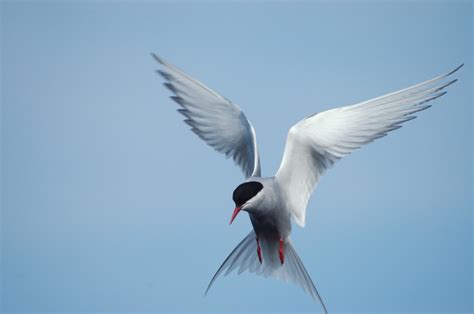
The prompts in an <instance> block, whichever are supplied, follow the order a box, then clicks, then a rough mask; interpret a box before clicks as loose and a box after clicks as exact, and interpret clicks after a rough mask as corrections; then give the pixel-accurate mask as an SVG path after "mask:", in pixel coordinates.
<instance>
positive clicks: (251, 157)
mask: <svg viewBox="0 0 474 314" xmlns="http://www.w3.org/2000/svg"><path fill="white" fill-rule="evenodd" d="M152 56H153V58H155V60H156V61H158V63H160V64H161V65H162V66H163V70H158V73H159V74H161V76H163V77H164V78H165V79H166V80H167V82H166V83H164V85H165V86H166V87H167V88H168V89H169V90H171V91H172V92H173V93H174V94H175V96H172V97H171V98H172V99H173V100H174V101H175V102H177V103H178V104H179V105H180V106H181V107H182V108H180V109H178V111H179V112H180V113H181V114H182V115H184V116H185V117H186V119H185V120H184V122H186V123H187V124H188V125H189V126H191V130H192V131H193V132H194V133H196V135H197V136H199V137H200V138H201V139H202V140H204V141H205V142H206V143H207V144H208V145H209V146H211V147H212V148H214V149H215V150H216V151H218V152H220V153H223V154H225V155H226V157H227V158H229V157H232V158H233V159H234V162H235V163H236V164H237V165H238V166H239V167H240V168H241V169H242V172H243V173H244V175H245V177H246V178H248V177H250V176H257V177H259V176H260V160H259V156H258V149H257V138H256V134H255V130H254V128H253V126H252V124H251V123H250V121H249V120H248V119H247V117H246V116H245V114H244V112H243V111H242V110H241V109H240V108H239V107H238V106H236V105H234V104H232V103H231V102H230V101H229V100H227V99H225V98H223V97H222V96H220V95H219V94H217V93H216V92H214V91H213V90H211V89H210V88H208V87H206V86H205V85H204V84H202V83H201V82H199V81H197V80H195V79H193V78H192V77H190V76H189V75H187V74H185V73H184V72H182V71H181V70H179V69H178V68H176V67H175V66H173V65H171V64H169V63H167V62H165V61H164V60H163V59H161V58H159V57H158V56H156V55H155V54H152Z"/></svg>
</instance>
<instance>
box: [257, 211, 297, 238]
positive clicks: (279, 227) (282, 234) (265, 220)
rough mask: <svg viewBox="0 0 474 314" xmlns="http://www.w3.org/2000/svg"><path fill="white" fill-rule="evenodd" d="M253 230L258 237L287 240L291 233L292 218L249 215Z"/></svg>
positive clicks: (269, 214)
mask: <svg viewBox="0 0 474 314" xmlns="http://www.w3.org/2000/svg"><path fill="white" fill-rule="evenodd" d="M249 215H250V221H251V222H252V226H253V229H254V231H255V233H256V234H257V236H258V237H260V238H268V239H275V240H279V239H281V238H286V237H288V236H289V235H290V232H291V220H290V217H287V218H286V217H282V216H281V215H272V214H271V213H268V214H265V215H255V214H249Z"/></svg>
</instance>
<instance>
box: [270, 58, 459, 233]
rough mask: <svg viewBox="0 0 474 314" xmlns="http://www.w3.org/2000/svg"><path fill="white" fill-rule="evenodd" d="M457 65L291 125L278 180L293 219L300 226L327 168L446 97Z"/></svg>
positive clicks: (303, 222) (277, 175) (277, 176)
mask: <svg viewBox="0 0 474 314" xmlns="http://www.w3.org/2000/svg"><path fill="white" fill-rule="evenodd" d="M461 67H462V65H460V66H459V67H457V68H456V69H454V70H453V71H451V72H449V73H447V74H444V75H440V76H438V77H436V78H434V79H431V80H429V81H426V82H423V83H420V84H417V85H414V86H411V87H408V88H405V89H402V90H400V91H397V92H394V93H391V94H387V95H384V96H381V97H377V98H374V99H370V100H367V101H364V102H362V103H359V104H356V105H352V106H346V107H340V108H335V109H331V110H327V111H324V112H321V113H318V114H314V115H312V116H309V117H307V118H306V119H303V120H302V121H300V122H298V123H297V124H296V125H294V126H293V127H292V128H291V129H290V131H289V132H288V138H287V141H286V147H285V152H284V154H283V160H282V162H281V165H280V169H279V170H278V172H277V174H276V178H277V180H278V181H279V182H280V183H281V186H282V188H283V193H284V197H285V198H286V201H287V205H288V206H289V208H290V209H291V211H292V214H293V218H294V219H295V221H296V222H297V223H298V224H299V225H300V226H302V227H304V224H305V214H306V206H307V204H308V200H309V198H310V196H311V193H312V192H313V190H314V187H315V186H316V184H317V183H318V180H319V177H320V176H321V175H322V174H323V173H324V172H325V170H326V169H327V168H329V167H330V166H332V165H333V164H334V163H335V162H336V161H337V160H339V159H340V158H342V157H344V156H346V155H348V154H350V153H351V152H352V151H353V150H355V149H357V148H360V147H361V146H363V145H365V144H367V143H370V142H372V141H373V140H375V139H378V138H380V137H383V136H385V135H387V133H388V132H390V131H393V130H396V129H398V128H400V127H401V124H402V123H403V122H406V121H409V120H412V119H414V118H415V117H416V116H415V115H414V113H416V112H418V111H421V110H425V109H427V108H429V107H431V105H427V104H426V103H427V102H428V101H430V100H433V99H436V98H438V97H440V96H443V95H444V94H446V92H445V91H443V89H444V88H446V87H447V86H449V85H451V84H453V83H454V82H456V81H457V80H448V79H446V78H447V77H448V76H450V75H451V74H453V73H454V72H456V71H457V70H459V68H461Z"/></svg>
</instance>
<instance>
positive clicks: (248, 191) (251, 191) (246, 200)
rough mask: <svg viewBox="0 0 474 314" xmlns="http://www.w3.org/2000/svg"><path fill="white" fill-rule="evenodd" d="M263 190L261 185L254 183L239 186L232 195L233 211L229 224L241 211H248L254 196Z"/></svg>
mask: <svg viewBox="0 0 474 314" xmlns="http://www.w3.org/2000/svg"><path fill="white" fill-rule="evenodd" d="M262 189H263V184H261V183H260V182H256V181H250V182H245V183H242V184H241V185H239V186H238V187H237V188H236V189H235V190H234V193H233V194H232V198H233V200H234V203H235V209H234V212H233V213H232V217H231V218H230V224H232V222H233V221H234V219H235V217H236V216H237V214H238V213H239V212H240V211H241V210H245V211H249V210H250V209H251V208H252V205H256V204H253V203H254V202H253V201H254V200H255V196H256V195H258V194H259V192H260V191H261V190H262Z"/></svg>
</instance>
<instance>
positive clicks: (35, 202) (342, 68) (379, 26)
mask: <svg viewBox="0 0 474 314" xmlns="http://www.w3.org/2000/svg"><path fill="white" fill-rule="evenodd" d="M0 8H1V14H2V18H1V21H2V23H1V35H2V38H1V39H2V42H1V48H2V49H1V55H2V56H1V57H2V59H1V60H2V64H1V74H2V76H1V79H2V81H1V82H2V83H1V87H2V88H1V96H2V98H1V99H2V101H1V105H2V108H1V109H2V110H1V114H2V123H1V132H2V153H1V156H2V168H1V171H2V173H1V175H2V181H1V184H2V208H1V210H2V216H1V227H2V228H1V230H2V232H1V236H2V238H1V243H2V253H1V275H2V278H1V279H2V286H1V287H2V293H1V296H2V309H3V311H4V312H58V311H60V312H99V311H102V312H104V311H105V312H119V311H120V312H170V311H173V312H186V311H187V312H190V311H192V312H276V311H279V312H295V311H296V312H314V311H317V310H319V309H320V308H319V306H318V305H317V304H315V303H313V301H312V300H311V298H310V297H309V296H307V295H305V294H304V293H303V292H302V291H301V290H300V289H299V288H298V287H295V286H291V285H288V284H284V283H281V282H278V281H275V280H265V279H263V278H260V277H254V276H252V275H249V274H243V275H241V276H236V275H230V276H228V277H226V278H223V279H220V280H219V281H218V282H217V283H216V284H215V286H214V287H213V289H212V290H211V291H210V293H209V295H208V296H207V297H206V298H203V297H202V296H203V293H204V290H205V288H206V286H207V284H208V281H209V280H210V278H211V277H212V275H213V274H214V272H215V271H216V269H217V267H218V266H219V265H220V263H221V262H222V260H223V259H224V258H225V257H226V256H227V254H228V253H229V252H230V251H231V250H232V249H233V248H234V246H235V245H236V244H237V243H238V242H239V241H240V240H241V239H242V238H243V237H244V236H245V235H246V234H247V232H248V231H249V230H250V228H251V225H250V223H249V221H248V219H247V217H245V215H242V216H240V217H238V218H237V220H236V221H235V223H234V224H233V225H232V226H231V227H229V225H228V220H229V218H230V215H231V212H232V209H233V207H232V205H233V203H232V199H231V193H232V191H233V189H234V188H235V186H237V185H238V184H239V183H240V182H241V181H242V175H241V174H240V172H239V170H238V169H237V168H236V167H234V166H233V165H232V162H231V161H229V160H226V159H225V158H223V156H220V155H219V154H217V153H215V152H214V151H213V150H212V149H211V148H209V147H207V146H206V145H204V144H203V143H202V142H201V141H200V140H199V139H198V138H197V137H196V136H195V135H194V134H192V132H190V131H189V130H188V127H187V126H186V125H185V124H184V123H182V122H181V120H182V118H181V116H179V115H178V114H177V113H176V111H175V109H176V106H175V104H174V103H173V102H172V101H170V100H169V99H168V96H169V92H168V91H167V90H165V89H164V88H163V87H162V86H161V83H162V79H161V78H160V77H158V76H157V75H156V74H155V73H154V70H155V69H156V68H157V65H156V64H155V63H154V61H153V60H152V58H151V57H150V55H149V53H150V52H152V51H153V52H155V53H157V54H159V55H160V56H162V57H164V58H165V59H167V60H169V61H170V62H172V63H174V64H175V65H177V66H179V67H180V68H182V69H184V70H185V71H186V72H188V73H189V74H191V75H193V76H195V77H196V78H198V79H200V80H202V81H203V82H204V83H206V84H207V85H208V86H210V87H211V88H213V89H214V90H216V91H218V92H219V93H221V94H222V95H223V96H225V97H226V98H229V99H231V100H232V101H233V102H234V103H236V104H238V105H239V106H241V107H242V108H243V109H244V110H245V112H246V114H247V116H248V117H249V119H250V120H251V121H252V123H253V125H254V126H255V128H256V131H257V137H258V142H259V147H260V154H261V160H262V171H263V174H264V175H266V176H271V175H273V174H274V173H275V171H276V170H277V168H278V166H279V163H280V160H281V156H282V153H283V148H284V143H285V139H286V133H287V131H288V129H289V128H290V127H291V126H292V125H293V124H294V123H296V122H297V121H298V120H299V119H301V118H303V117H305V116H306V115H309V114H311V113H314V112H319V111H323V110H325V109H329V108H332V107H337V106H342V105H348V104H352V103H356V102H359V101H363V100H366V99H369V98H372V97H375V96H379V95H381V94H384V93H387V92H391V91H394V90H397V89H400V88H404V87H407V86H409V85H411V84H414V83H418V82H420V81H423V80H426V79H429V78H432V77H434V76H436V75H438V74H441V73H444V72H447V71H449V70H451V69H453V68H454V67H455V66H457V65H459V64H460V63H463V62H464V63H465V67H464V68H463V69H462V70H460V71H459V72H458V74H457V75H456V77H457V78H459V82H457V83H456V84H455V85H453V86H452V87H450V89H449V92H448V94H447V95H446V96H444V97H442V98H440V99H438V100H436V102H434V103H433V105H434V106H433V107H432V108H430V109H429V110H427V111H424V112H422V113H420V115H419V117H418V119H416V120H414V121H411V122H409V123H407V124H406V125H405V126H404V127H403V128H402V129H400V130H397V131H396V132H393V133H392V134H390V135H389V136H388V137H385V138H383V139H381V140H379V141H377V142H375V143H373V144H371V145H369V146H367V147H365V148H364V149H362V150H360V151H357V152H355V153H354V154H352V155H351V156H349V157H347V158H345V159H344V160H342V161H340V162H339V163H338V164H337V165H336V166H335V167H334V168H333V169H332V170H330V171H329V172H328V173H327V174H326V175H325V176H324V177H323V179H322V181H321V183H320V185H319V187H318V189H317V190H316V192H315V194H314V196H313V198H312V200H311V202H310V204H309V208H308V211H307V213H308V214H307V226H306V228H305V229H300V228H298V227H297V226H295V227H294V234H293V242H294V244H295V247H296V249H297V250H298V252H299V254H300V256H301V258H302V260H303V262H304V264H305V265H306V268H307V269H308V271H309V273H310V274H311V276H312V278H313V280H314V281H315V283H316V285H317V287H318V289H319V291H320V293H321V295H322V297H323V299H324V300H325V302H326V305H327V308H328V310H329V312H330V313H334V312H348V311H351V312H374V311H376V312H400V313H403V312H442V313H450V312H464V313H467V312H472V310H473V303H472V299H473V297H472V295H473V290H472V283H473V269H472V267H473V266H472V265H473V264H472V247H473V243H472V239H473V230H472V226H473V220H472V208H473V199H472V190H473V187H472V176H473V169H472V159H473V155H472V153H473V150H472V145H473V130H472V120H473V119H472V118H473V112H472V92H473V91H472V55H473V50H472V38H473V34H472V21H473V16H472V3H470V2H468V1H464V2H462V1H434V2H433V1H388V2H358V3H357V4H355V3H352V2H335V3H330V2H327V1H324V2H323V1H321V2H297V3H290V2H255V3H254V2H230V3H217V2H176V3H175V2H153V1H148V2H140V3H131V2H130V3H128V2H121V3H119V2H113V1H103V2H94V1H84V2H82V1H76V2H74V3H67V4H66V3H65V2H59V1H57V2H46V1H38V2H28V1H25V2H14V1H3V2H1V4H0Z"/></svg>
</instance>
